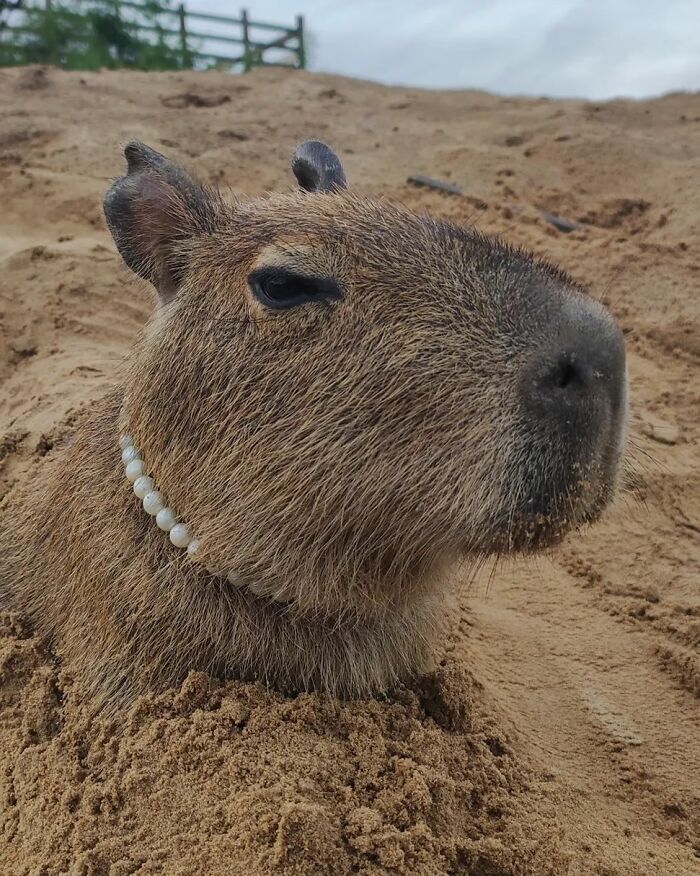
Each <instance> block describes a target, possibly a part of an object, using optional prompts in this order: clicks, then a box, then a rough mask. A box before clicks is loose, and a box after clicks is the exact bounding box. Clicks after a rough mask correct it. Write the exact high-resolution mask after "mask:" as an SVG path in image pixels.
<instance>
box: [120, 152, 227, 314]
mask: <svg viewBox="0 0 700 876" xmlns="http://www.w3.org/2000/svg"><path fill="white" fill-rule="evenodd" d="M124 155H125V156H126V160H127V165H128V169H127V173H126V176H123V177H121V178H120V179H118V180H117V181H116V182H115V183H114V184H113V185H112V187H111V188H110V189H109V191H108V192H107V194H106V195H105V199H104V211H105V216H106V218H107V224H108V226H109V230H110V231H111V232H112V237H113V238H114V242H115V243H116V244H117V249H118V250H119V252H120V253H121V256H122V258H123V259H124V261H125V262H126V264H127V265H128V267H129V268H131V270H132V271H134V273H136V274H138V275H139V276H140V277H143V278H144V279H145V280H148V281H149V282H151V283H153V285H154V286H155V287H156V289H157V290H158V293H159V295H160V297H161V298H162V299H163V300H164V301H168V300H170V299H171V298H172V297H173V295H174V294H175V293H176V291H177V288H178V286H179V284H180V281H181V279H182V274H183V271H184V265H183V263H182V255H181V253H180V254H178V252H177V244H178V243H179V242H182V241H183V240H187V239H188V238H191V237H194V236H196V235H198V234H206V233H210V232H212V231H214V230H215V222H216V212H217V211H216V205H217V201H216V198H215V197H214V196H212V195H211V194H210V193H208V192H207V191H205V189H203V188H202V187H201V186H200V185H198V184H197V183H196V182H194V181H193V180H192V179H191V178H190V177H189V176H188V174H187V173H186V172H185V171H184V170H183V169H182V168H181V167H178V166H177V165H176V164H173V162H172V161H169V160H168V159H167V158H166V157H165V156H164V155H161V154H160V153H159V152H156V151H155V150H154V149H151V148H150V147H149V146H146V145H145V144H144V143H139V142H138V141H137V140H133V141H132V142H131V143H129V145H128V146H127V147H126V149H125V150H124Z"/></svg>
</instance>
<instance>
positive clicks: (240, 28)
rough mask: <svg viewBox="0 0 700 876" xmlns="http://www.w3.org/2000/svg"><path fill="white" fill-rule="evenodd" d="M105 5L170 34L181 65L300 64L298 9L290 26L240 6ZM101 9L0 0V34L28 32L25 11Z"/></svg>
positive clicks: (131, 24)
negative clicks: (230, 9) (229, 12)
mask: <svg viewBox="0 0 700 876" xmlns="http://www.w3.org/2000/svg"><path fill="white" fill-rule="evenodd" d="M108 8H109V10H110V13H109V14H111V15H115V14H116V16H117V17H118V18H119V21H120V23H121V24H123V25H124V26H125V27H127V28H128V29H130V30H131V31H136V32H138V33H139V34H146V35H148V36H153V37H155V38H156V40H155V42H157V41H158V40H163V38H168V37H169V38H174V39H175V42H176V48H177V50H179V51H180V52H181V57H182V63H181V66H182V67H184V68H187V67H198V68H203V67H208V66H212V63H213V64H214V65H216V66H217V67H221V68H224V69H226V68H228V69H230V70H231V71H232V72H234V71H240V70H242V71H248V70H250V69H251V68H253V67H257V66H274V67H289V68H292V69H303V68H304V67H306V47H305V42H304V18H303V16H301V15H297V16H296V19H295V24H294V27H284V26H283V25H277V24H271V23H269V22H265V21H255V20H251V19H250V18H249V17H248V12H247V10H245V9H243V10H241V13H240V17H239V18H230V17H228V16H225V15H214V14H212V13H205V12H191V11H189V10H188V9H187V8H186V7H185V5H184V3H180V4H179V5H178V6H174V7H166V6H160V5H159V4H158V3H154V2H138V0H112V2H110V3H109V7H108ZM104 9H105V5H104V3H101V2H100V0H77V2H76V0H74V2H73V3H71V4H70V5H67V6H60V5H58V4H57V5H54V3H53V2H52V0H44V5H43V6H39V5H37V4H36V3H34V4H32V3H27V2H25V0H0V35H2V37H3V38H4V39H8V37H9V39H13V38H14V36H13V35H14V34H16V35H17V36H18V37H19V36H21V35H22V34H25V35H26V34H30V33H34V32H35V27H33V26H30V24H29V20H30V19H29V16H32V17H34V20H36V17H37V16H39V17H42V16H49V15H54V16H55V15H56V14H58V15H60V14H61V12H62V11H65V14H66V15H76V14H79V15H89V14H93V15H94V14H99V13H100V11H102V10H104ZM144 16H146V17H145V18H144ZM207 23H210V24H214V25H216V26H217V27H216V30H215V31H211V30H208V29H206V24H207ZM222 27H223V28H224V29H223V30H222ZM261 32H262V33H261ZM266 34H269V35H270V37H272V38H269V37H268V36H266ZM146 39H148V37H146ZM213 43H218V44H222V43H223V44H224V45H223V46H222V47H221V49H220V50H219V49H215V47H214V46H213V45H212V44H213ZM227 46H231V51H230V52H227V50H226V47H227ZM234 46H235V47H236V49H235V50H234V49H233V47H234Z"/></svg>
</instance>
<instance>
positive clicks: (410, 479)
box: [0, 141, 627, 708]
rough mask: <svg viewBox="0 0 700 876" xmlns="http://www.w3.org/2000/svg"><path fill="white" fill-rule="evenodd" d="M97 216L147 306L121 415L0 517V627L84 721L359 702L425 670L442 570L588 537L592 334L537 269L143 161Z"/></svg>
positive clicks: (418, 220) (618, 421)
mask: <svg viewBox="0 0 700 876" xmlns="http://www.w3.org/2000/svg"><path fill="white" fill-rule="evenodd" d="M126 158H127V162H128V169H127V172H126V175H125V176H123V177H122V178H120V179H118V180H117V181H116V182H115V183H114V184H113V185H112V187H111V188H110V190H109V192H108V193H107V196H106V198H105V203H104V209H105V214H106V218H107V223H108V225H109V228H110V230H111V232H112V235H113V237H114V240H115V242H116V245H117V248H118V250H119V252H120V253H121V255H122V257H123V259H124V261H125V262H126V264H127V265H128V267H129V268H131V270H132V271H134V272H135V273H136V274H138V275H139V276H140V277H141V278H143V279H145V280H147V281H148V282H149V283H151V284H152V285H153V286H154V287H155V290H156V292H157V296H156V306H155V309H154V313H153V316H152V318H151V319H150V321H149V322H148V324H147V325H146V327H145V328H144V330H143V332H142V335H141V337H140V338H139V339H138V341H137V343H136V345H135V348H134V349H133V351H132V353H131V355H130V357H129V360H128V362H127V365H126V368H125V374H124V379H123V381H122V382H121V385H120V386H119V388H118V389H115V390H114V391H112V392H110V393H109V394H108V395H107V396H106V397H105V398H104V399H102V400H101V401H100V402H99V403H98V404H96V405H95V406H94V408H93V409H92V410H91V411H90V413H89V414H88V415H87V416H85V417H83V419H82V421H81V423H80V424H79V426H78V427H77V429H76V431H75V433H74V434H73V435H72V436H71V438H70V440H69V441H68V442H67V443H66V446H65V447H63V448H62V449H60V450H57V451H56V452H55V459H54V460H53V461H52V462H51V463H50V464H47V465H44V467H43V468H42V469H40V470H39V471H38V473H37V474H36V475H35V476H34V478H33V479H31V480H29V481H28V482H26V483H25V484H23V485H22V487H21V488H19V489H17V490H15V491H14V492H12V493H11V494H10V495H9V496H8V497H7V498H6V500H5V502H4V507H3V513H2V524H1V525H0V604H2V606H3V607H5V608H11V609H14V610H17V611H19V612H21V613H23V614H24V615H25V616H27V617H28V619H29V620H30V622H32V623H33V625H34V627H35V629H36V630H37V631H39V632H40V633H42V634H43V635H44V636H45V638H46V640H47V642H48V643H49V644H50V645H51V647H53V648H54V649H55V651H56V653H57V654H58V655H59V657H61V658H62V659H63V660H65V661H70V664H71V666H72V667H73V671H75V673H76V677H78V676H80V677H81V678H82V679H83V682H84V690H85V692H86V696H89V697H91V698H92V700H93V701H94V703H95V705H96V707H98V708H99V707H104V706H109V707H116V706H118V705H120V704H123V703H126V702H128V701H130V700H131V699H133V697H134V696H135V695H137V694H138V693H140V692H142V691H144V690H147V689H156V690H157V689H162V688H164V687H165V686H169V685H172V684H175V683H177V682H179V681H180V680H182V678H183V677H184V675H185V674H186V673H187V672H188V670H190V669H197V670H205V671H207V672H210V673H212V674H214V675H219V676H233V677H238V678H243V679H260V680H262V681H264V682H267V683H269V684H272V685H275V686H278V687H280V688H282V689H287V690H304V689H316V690H325V691H328V692H330V693H332V694H335V695H339V696H365V695H370V694H372V693H374V692H379V691H383V690H385V689H387V688H390V687H391V686H392V685H394V684H396V683H398V682H401V681H405V680H410V679H411V677H413V676H415V675H416V674H418V673H421V672H423V671H425V670H426V669H427V668H429V666H430V664H431V659H432V655H433V649H434V643H435V638H436V635H437V632H438V631H439V629H440V628H441V623H442V621H443V618H444V616H445V613H446V612H448V611H449V598H448V597H449V594H450V592H451V590H452V588H453V586H454V580H455V577H456V575H455V569H459V568H460V567H461V566H462V565H463V563H464V561H470V560H474V561H480V560H482V559H483V558H484V557H486V556H488V555H494V554H507V553H518V552H530V551H535V550H538V549H540V548H543V547H546V546H550V545H553V544H555V543H556V542H557V541H558V540H560V539H561V537H562V536H563V535H564V534H565V533H566V532H567V531H569V530H571V529H576V528H578V527H580V526H581V525H583V524H586V523H589V522H591V521H594V520H595V519H596V518H597V517H598V516H599V515H600V513H601V511H602V509H603V508H604V507H605V506H606V504H607V503H608V502H609V500H610V498H611V496H612V495H613V493H614V491H615V488H616V482H617V477H618V474H617V473H618V469H619V463H620V459H621V456H622V454H623V450H624V441H625V431H626V411H627V377H626V368H625V351H624V344H623V339H622V335H621V333H620V331H619V329H618V328H617V326H616V324H615V322H614V321H613V319H612V317H611V316H610V315H609V313H608V312H607V311H606V310H605V308H604V307H602V306H601V305H600V304H599V303H598V302H597V301H596V300H594V299H593V298H592V297H590V296H589V295H587V294H586V293H585V292H584V290H582V289H581V288H579V287H578V286H577V284H576V283H575V282H573V280H572V279H571V278H570V277H568V276H567V275H566V274H565V273H563V272H562V271H561V270H558V269H557V268H555V267H553V266H551V265H549V264H547V263H546V262H544V261H540V260H538V259H535V258H534V257H533V256H531V255H530V254H528V253H526V252H523V251H521V250H519V249H516V248H513V247H511V246H508V245H507V244H505V243H503V242H501V241H499V240H495V239H490V238H488V237H486V236H484V235H482V234H480V233H478V232H476V231H475V230H473V229H471V228H459V227H455V226H454V225H451V224H448V223H446V222H441V221H437V220H434V219H430V218H426V217H424V216H419V215H415V214H413V213H411V212H410V211H408V210H406V209H404V208H402V207H399V206H393V205H391V204H389V203H385V202H384V201H381V200H375V199H372V198H369V197H366V196H363V195H361V194H357V193H355V192H353V190H352V188H348V186H347V182H346V178H345V174H344V171H343V169H342V166H341V163H340V161H339V159H338V158H337V156H336V155H335V154H334V153H333V152H332V151H331V150H330V148H329V147H328V146H326V145H325V144H322V143H319V142H316V141H311V142H308V143H305V144H303V145H302V146H300V147H299V149H298V150H297V153H296V155H295V157H294V161H293V169H294V173H295V174H296V177H297V180H298V181H299V183H300V189H299V190H298V191H296V192H292V193H288V194H274V195H269V196H266V197H262V198H259V199H255V200H251V201H245V202H243V201H242V202H233V203H228V202H226V201H224V199H223V198H222V197H221V196H220V195H219V194H218V193H216V192H214V191H211V190H209V189H207V188H206V187H203V186H201V185H199V184H198V183H197V182H195V181H194V180H193V179H192V178H191V177H190V176H189V175H188V174H187V173H186V172H185V171H184V170H183V169H181V168H180V167H178V166H176V165H175V164H173V163H172V162H170V161H169V160H168V159H167V158H165V157H164V156H162V155H160V154H158V153H157V152H155V151H153V150H152V149H150V148H148V147H147V146H145V145H143V144H141V143H138V142H133V143H130V144H129V145H128V146H127V148H126Z"/></svg>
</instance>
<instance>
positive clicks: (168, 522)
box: [156, 508, 177, 532]
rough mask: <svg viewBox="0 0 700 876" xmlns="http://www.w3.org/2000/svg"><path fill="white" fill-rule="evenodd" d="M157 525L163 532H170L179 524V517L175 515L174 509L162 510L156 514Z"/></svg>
mask: <svg viewBox="0 0 700 876" xmlns="http://www.w3.org/2000/svg"><path fill="white" fill-rule="evenodd" d="M156 523H157V524H158V527H159V528H160V529H162V530H163V532H170V530H171V529H172V528H173V526H175V524H176V523H177V517H176V516H175V514H174V513H173V509H172V508H161V509H160V511H159V512H158V513H157V514H156Z"/></svg>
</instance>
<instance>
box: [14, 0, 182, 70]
mask: <svg viewBox="0 0 700 876" xmlns="http://www.w3.org/2000/svg"><path fill="white" fill-rule="evenodd" d="M163 8H166V7H164V6H161V5H159V4H156V3H152V2H147V3H144V5H143V7H142V8H141V9H140V10H138V13H137V14H138V17H135V16H134V17H131V16H130V17H129V18H125V17H124V16H123V14H122V10H121V8H120V4H119V0H63V2H61V3H58V4H52V5H50V6H49V7H48V8H46V9H44V8H39V7H29V8H27V9H24V10H21V11H16V12H13V13H12V15H13V16H14V17H15V22H13V26H12V27H7V26H6V27H4V28H3V29H2V30H0V66H12V65H17V64H36V63H40V64H55V65H57V66H60V67H63V68H64V69H66V70H97V69H100V68H102V67H107V68H116V67H135V68H136V69H139V70H179V69H182V68H187V67H191V66H192V54H191V50H190V49H189V47H188V46H187V41H186V39H183V38H181V37H180V36H179V35H178V36H173V35H172V34H167V33H165V29H164V27H163V25H162V24H161V18H162V11H163ZM131 11H134V10H130V12H131ZM17 18H20V19H21V21H20V23H19V25H17V24H16V19H17ZM144 28H149V29H150V30H149V31H146V30H144ZM146 33H149V35H150V38H148V37H146V36H145V34H146Z"/></svg>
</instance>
